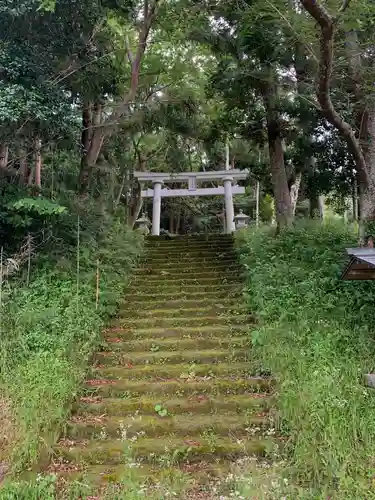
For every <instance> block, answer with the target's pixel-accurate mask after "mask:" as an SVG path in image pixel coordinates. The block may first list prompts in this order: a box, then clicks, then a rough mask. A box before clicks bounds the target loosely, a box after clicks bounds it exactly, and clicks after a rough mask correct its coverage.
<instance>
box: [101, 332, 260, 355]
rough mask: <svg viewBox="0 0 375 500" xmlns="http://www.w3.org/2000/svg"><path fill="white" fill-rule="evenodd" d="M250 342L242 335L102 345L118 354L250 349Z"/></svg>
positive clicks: (115, 339)
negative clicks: (247, 347)
mask: <svg viewBox="0 0 375 500" xmlns="http://www.w3.org/2000/svg"><path fill="white" fill-rule="evenodd" d="M250 344H251V340H250V338H249V337H248V336H247V335H242V336H238V337H232V336H228V335H225V336H221V337H220V336H209V335H205V336H203V337H193V338H181V339H175V338H173V337H167V338H160V339H154V338H146V339H137V340H134V341H127V342H121V339H120V338H116V337H113V338H112V342H111V339H108V340H107V343H106V344H104V345H103V348H104V349H105V350H106V351H118V352H121V351H122V352H127V353H131V352H142V351H143V352H144V351H150V352H159V351H178V350H182V351H184V350H186V349H188V350H192V349H214V348H217V347H221V348H227V349H228V348H229V347H232V348H240V347H244V346H249V347H250Z"/></svg>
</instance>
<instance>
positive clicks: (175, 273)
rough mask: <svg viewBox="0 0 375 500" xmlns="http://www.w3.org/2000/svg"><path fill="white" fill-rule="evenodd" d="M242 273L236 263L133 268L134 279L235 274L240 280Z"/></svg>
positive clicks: (210, 276)
mask: <svg viewBox="0 0 375 500" xmlns="http://www.w3.org/2000/svg"><path fill="white" fill-rule="evenodd" d="M242 273H243V269H242V268H241V267H240V266H239V265H238V264H231V265H230V266H228V267H221V268H218V267H217V266H211V267H208V266H205V267H204V268H202V266H201V265H200V264H199V266H197V267H196V268H195V269H194V268H189V267H185V268H172V269H170V270H168V269H160V268H158V267H156V266H154V267H139V268H138V269H135V270H134V279H135V280H137V279H140V278H144V277H147V278H150V279H153V280H156V279H184V278H190V279H199V278H212V277H219V278H221V277H223V276H236V277H237V279H238V280H239V281H240V280H241V275H242Z"/></svg>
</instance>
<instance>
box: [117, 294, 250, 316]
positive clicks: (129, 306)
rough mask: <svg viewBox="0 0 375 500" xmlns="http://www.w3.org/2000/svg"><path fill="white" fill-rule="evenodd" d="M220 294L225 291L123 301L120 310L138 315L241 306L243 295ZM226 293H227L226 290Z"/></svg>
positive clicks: (229, 308)
mask: <svg viewBox="0 0 375 500" xmlns="http://www.w3.org/2000/svg"><path fill="white" fill-rule="evenodd" d="M220 295H223V293H220V292H219V293H218V294H217V293H214V294H205V295H204V296H199V297H198V298H193V299H188V300H181V299H167V300H150V301H149V302H146V301H145V300H144V301H141V300H140V301H136V300H131V301H130V302H123V303H121V304H120V311H121V312H122V311H123V312H124V313H127V312H128V311H131V312H133V313H134V314H136V315H138V314H140V315H142V313H145V314H150V313H152V312H153V311H155V312H156V311H174V313H177V312H178V311H199V310H203V311H206V310H223V309H225V310H228V311H231V310H236V308H240V307H241V306H240V304H241V303H242V300H241V297H237V298H236V297H234V298H230V297H229V298H226V297H220ZM224 295H226V293H225V292H224ZM242 307H244V306H242ZM239 310H241V309H239Z"/></svg>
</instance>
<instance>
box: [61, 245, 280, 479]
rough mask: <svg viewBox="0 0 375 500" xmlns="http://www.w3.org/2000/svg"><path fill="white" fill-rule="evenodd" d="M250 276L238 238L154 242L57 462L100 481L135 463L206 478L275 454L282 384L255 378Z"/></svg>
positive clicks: (153, 472)
mask: <svg viewBox="0 0 375 500" xmlns="http://www.w3.org/2000/svg"><path fill="white" fill-rule="evenodd" d="M240 276H241V271H240V268H239V265H238V262H237V260H236V254H235V251H234V248H233V239H232V237H229V236H218V235H217V236H214V235H212V236H210V237H209V238H201V237H197V236H196V237H192V236H190V237H176V238H175V239H173V240H166V239H162V238H149V240H148V243H147V247H146V257H145V259H144V262H143V263H142V265H141V267H140V268H139V269H138V270H137V272H136V274H135V276H134V278H133V280H132V283H131V285H130V288H128V290H127V295H126V297H125V300H124V303H123V304H122V307H121V310H120V314H119V317H118V319H116V320H115V321H114V322H113V324H112V325H111V327H110V328H109V329H108V330H107V331H106V332H105V334H104V339H105V341H104V342H103V349H102V351H101V352H98V353H97V354H96V355H95V357H94V361H93V366H92V369H91V374H90V378H89V379H88V380H87V382H86V387H85V390H84V394H83V395H82V397H81V398H80V400H79V401H78V403H77V406H76V408H75V412H74V414H73V416H72V418H71V420H70V422H69V424H68V426H67V429H66V433H65V435H64V437H63V438H62V439H61V440H60V442H59V443H58V445H57V446H56V448H55V453H56V455H55V461H54V463H55V464H58V463H59V464H60V465H62V464H64V465H63V467H62V469H63V470H65V471H66V472H67V473H69V472H72V471H73V472H76V473H77V472H79V473H81V474H83V475H84V476H85V477H87V478H89V477H91V478H92V479H93V480H95V481H100V482H106V481H114V482H116V481H120V480H121V478H122V477H123V476H124V475H125V474H126V471H127V470H128V468H129V466H130V465H132V466H134V465H135V464H136V465H137V466H139V470H140V471H142V473H145V474H148V475H149V476H150V477H154V478H155V477H157V476H158V474H159V473H160V471H163V470H165V469H167V468H176V469H178V470H182V471H184V472H187V473H192V474H193V475H194V478H198V477H199V475H201V477H202V479H203V480H206V479H207V477H208V476H210V475H211V474H213V475H215V474H221V473H222V471H223V469H225V468H227V467H228V466H229V465H230V464H231V463H232V462H233V461H235V460H236V459H238V458H241V457H248V456H253V455H262V456H263V455H264V454H265V453H266V452H267V450H269V449H270V445H271V438H269V437H267V433H266V432H264V430H265V429H266V428H267V426H268V425H269V418H268V410H269V407H270V397H271V396H270V392H271V385H272V384H271V380H270V379H269V378H268V377H261V376H254V374H253V373H254V372H253V368H252V366H251V345H250V341H249V335H248V330H249V317H248V316H247V313H246V311H245V309H244V306H243V298H242V284H241V278H240ZM60 470H61V468H60Z"/></svg>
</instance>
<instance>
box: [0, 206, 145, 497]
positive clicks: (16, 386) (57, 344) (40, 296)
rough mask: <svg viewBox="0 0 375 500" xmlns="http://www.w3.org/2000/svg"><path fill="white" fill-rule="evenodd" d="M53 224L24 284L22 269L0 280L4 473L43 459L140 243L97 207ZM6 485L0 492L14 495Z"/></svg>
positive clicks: (0, 456)
mask: <svg viewBox="0 0 375 500" xmlns="http://www.w3.org/2000/svg"><path fill="white" fill-rule="evenodd" d="M77 221H78V222H77ZM93 221H94V222H95V224H93ZM78 224H79V225H80V229H79V231H78ZM61 228H63V231H65V232H66V234H63V231H62V230H61ZM75 228H77V230H76V232H75ZM59 231H60V233H59V234H57V235H56V233H55V234H54V235H53V237H52V238H51V240H50V241H49V243H48V245H46V246H45V247H44V248H43V249H42V251H40V253H39V254H38V255H37V258H36V259H33V261H32V265H31V273H30V278H31V279H30V280H28V284H27V283H26V280H25V276H24V275H23V273H22V270H21V271H20V273H19V276H17V277H16V278H14V279H13V281H10V282H7V283H6V284H4V286H3V297H2V300H3V307H2V308H1V317H0V328H1V330H0V338H1V358H0V370H1V371H0V390H1V393H2V397H3V398H4V400H5V401H7V404H9V405H10V409H11V414H12V426H13V434H14V438H13V439H12V440H10V441H8V442H7V443H6V446H4V447H3V449H2V450H0V465H1V464H6V466H7V468H9V471H8V474H10V475H12V473H17V472H21V471H24V470H26V469H31V468H32V467H33V466H34V465H35V464H36V463H37V462H39V463H40V461H43V459H44V458H46V459H48V455H49V454H50V451H51V446H52V445H53V444H54V442H55V441H56V439H57V437H58V433H59V432H60V431H61V427H62V425H63V424H64V421H65V420H66V418H67V416H68V414H69V412H70V407H71V404H72V402H73V401H74V397H75V394H76V393H77V391H78V389H79V387H80V384H81V382H82V381H83V378H84V376H85V372H86V369H87V361H88V358H89V356H90V355H91V353H92V352H93V350H94V349H95V346H96V345H97V343H98V342H100V331H101V328H102V326H103V324H104V321H105V320H106V318H107V316H108V315H110V314H112V313H113V312H114V311H115V310H116V306H117V302H118V301H119V299H120V298H121V295H122V291H123V290H124V287H125V286H126V283H127V280H128V278H129V276H130V272H131V269H132V267H133V266H134V264H135V262H136V259H137V257H138V255H139V254H140V252H141V248H142V240H141V238H140V237H139V236H138V235H137V234H136V233H135V232H133V231H130V230H128V229H127V228H126V226H125V225H124V224H123V222H122V220H121V219H120V218H117V217H115V216H111V217H109V216H107V217H106V214H104V213H101V214H100V215H99V216H96V214H94V216H92V220H90V217H86V218H85V217H82V216H81V218H80V219H78V218H77V216H76V215H73V214H71V216H70V219H66V221H65V222H64V221H63V222H62V223H61V226H60V227H59ZM78 236H79V238H78ZM98 271H99V281H98V280H97V277H98ZM97 282H98V283H99V288H97ZM97 292H99V293H97ZM97 298H98V299H99V300H97ZM0 400H1V398H0ZM8 413H9V412H8ZM24 487H25V488H28V486H27V484H25V486H24ZM51 487H52V486H50V485H45V484H44V483H43V488H44V489H45V490H46V491H48V489H49V488H51ZM7 488H9V489H7ZM12 488H15V486H14V484H13V485H12V484H10V485H9V486H6V487H5V489H3V490H2V495H3V496H1V495H0V497H1V498H13V497H12V496H11V493H10V492H11V490H12ZM30 488H31V486H30ZM30 491H31V490H30ZM35 491H36V493H35V495H36V496H35V498H39V496H38V494H37V490H35ZM7 492H8V493H7ZM4 495H5V496H4ZM7 495H8V496H7ZM9 495H10V496H9ZM28 495H29V496H28ZM17 498H34V497H33V496H31V493H27V495H26V496H23V495H20V496H17ZM45 498H48V496H45Z"/></svg>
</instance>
